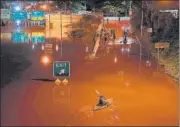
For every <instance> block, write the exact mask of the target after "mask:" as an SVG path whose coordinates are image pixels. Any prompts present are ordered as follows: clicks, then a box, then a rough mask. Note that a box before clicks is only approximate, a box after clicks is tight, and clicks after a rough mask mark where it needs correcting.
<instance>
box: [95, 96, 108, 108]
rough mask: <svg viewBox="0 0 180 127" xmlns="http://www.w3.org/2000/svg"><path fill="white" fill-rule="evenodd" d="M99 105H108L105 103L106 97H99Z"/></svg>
mask: <svg viewBox="0 0 180 127" xmlns="http://www.w3.org/2000/svg"><path fill="white" fill-rule="evenodd" d="M97 105H98V106H104V105H106V101H105V98H104V96H102V95H100V96H99V102H98V104H97Z"/></svg>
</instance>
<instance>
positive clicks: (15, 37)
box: [1, 31, 46, 44]
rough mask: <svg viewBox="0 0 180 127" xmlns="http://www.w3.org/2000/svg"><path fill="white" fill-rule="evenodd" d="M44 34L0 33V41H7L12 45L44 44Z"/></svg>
mask: <svg viewBox="0 0 180 127" xmlns="http://www.w3.org/2000/svg"><path fill="white" fill-rule="evenodd" d="M45 39H46V38H45V33H44V32H31V33H29V32H22V31H16V32H9V33H1V40H8V41H11V42H12V43H14V44H17V43H33V44H38V43H44V42H45Z"/></svg>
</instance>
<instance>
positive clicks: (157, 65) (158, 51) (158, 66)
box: [157, 48, 160, 72]
mask: <svg viewBox="0 0 180 127" xmlns="http://www.w3.org/2000/svg"><path fill="white" fill-rule="evenodd" d="M159 58H160V57H159V48H158V63H157V64H158V65H157V72H158V68H159Z"/></svg>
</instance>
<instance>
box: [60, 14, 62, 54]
mask: <svg viewBox="0 0 180 127" xmlns="http://www.w3.org/2000/svg"><path fill="white" fill-rule="evenodd" d="M60 17H61V57H62V14H61V13H60Z"/></svg>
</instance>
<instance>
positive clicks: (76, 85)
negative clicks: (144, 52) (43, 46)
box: [1, 29, 178, 126]
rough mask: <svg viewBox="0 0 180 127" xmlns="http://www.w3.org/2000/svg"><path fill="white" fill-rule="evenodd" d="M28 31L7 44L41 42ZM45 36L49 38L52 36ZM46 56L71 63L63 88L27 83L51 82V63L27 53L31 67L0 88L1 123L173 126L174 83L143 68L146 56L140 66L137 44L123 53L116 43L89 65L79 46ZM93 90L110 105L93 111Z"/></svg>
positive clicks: (66, 46)
mask: <svg viewBox="0 0 180 127" xmlns="http://www.w3.org/2000/svg"><path fill="white" fill-rule="evenodd" d="M30 31H31V32H28V31H26V30H25V31H24V32H23V33H21V34H16V33H14V32H13V33H11V38H14V40H13V41H12V42H13V43H17V42H19V41H22V42H25V43H29V38H30V39H31V41H30V42H32V43H44V41H45V40H46V39H45V38H46V33H47V31H46V32H45V29H42V30H40V29H38V30H35V31H33V30H30ZM33 32H36V33H33ZM120 33H122V31H120ZM51 34H53V35H55V34H54V33H53V32H52V33H51ZM55 36H56V35H55ZM33 38H35V39H33ZM17 40H18V41H17ZM30 48H31V47H30ZM52 52H53V54H52V56H53V61H58V60H60V61H61V60H62V61H70V63H71V76H70V78H67V79H68V81H69V83H68V85H66V86H64V85H63V84H61V85H60V86H55V83H54V81H49V82H45V81H44V82H43V81H35V80H32V79H35V78H46V79H51V80H54V78H53V75H52V71H53V70H52V64H49V65H47V66H44V65H42V64H41V63H40V56H41V55H42V54H43V52H42V50H40V48H37V50H32V54H31V57H30V60H31V62H32V66H31V67H30V68H28V69H27V70H26V71H24V72H23V74H22V76H21V77H20V78H19V79H18V80H17V81H14V82H12V83H10V84H9V85H8V86H6V87H4V88H3V89H1V101H2V102H1V103H2V107H1V119H2V125H7V126H10V125H16V126H38V125H39V126H98V125H99V126H118V125H119V126H177V125H178V86H177V84H175V83H172V82H170V81H169V80H167V78H166V75H165V74H164V73H163V72H157V70H156V65H152V66H151V67H147V66H146V57H145V58H144V59H142V61H141V63H140V60H139V55H138V53H139V46H138V45H137V44H132V47H131V50H130V52H129V54H128V52H127V51H124V52H123V53H122V51H121V46H120V45H117V46H115V47H114V48H112V49H111V51H110V52H109V53H105V50H104V51H103V50H102V52H98V53H97V58H96V59H95V60H93V61H87V60H85V56H86V55H87V54H86V52H85V47H84V45H82V43H80V42H77V43H72V42H70V41H67V42H66V43H65V42H64V43H63V55H62V57H60V54H61V51H60V50H59V51H55V49H52ZM115 57H117V61H116V62H114V58H115ZM139 68H140V69H139ZM60 80H61V81H62V80H63V79H62V78H60ZM96 90H98V91H99V92H100V93H101V94H102V95H104V96H105V97H106V98H113V103H112V105H111V106H110V107H108V108H105V109H103V110H99V111H97V112H94V111H92V109H93V107H94V106H95V105H96V104H97V101H98V95H97V93H96V92H95V91H96Z"/></svg>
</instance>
